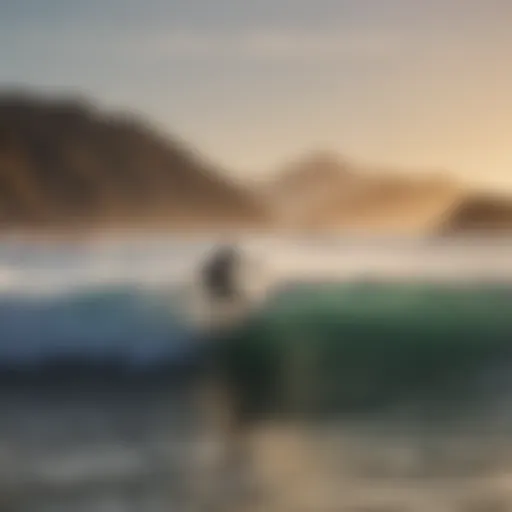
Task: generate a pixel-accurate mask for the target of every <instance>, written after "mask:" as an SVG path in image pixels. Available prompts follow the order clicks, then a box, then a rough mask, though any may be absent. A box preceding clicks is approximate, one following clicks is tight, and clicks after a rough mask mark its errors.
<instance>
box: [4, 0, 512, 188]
mask: <svg viewBox="0 0 512 512" xmlns="http://www.w3.org/2000/svg"><path fill="white" fill-rule="evenodd" d="M511 22H512V2H511V1H510V0H258V1H257V2H256V1H249V0H144V1H143V0H88V1H87V2H85V1H80V2H78V1H75V0H16V1H12V2H3V3H2V5H1V6H0V62H1V63H2V65H1V66H0V84H1V85H7V86H17V85H24V86H30V87H33V88H34V89H35V90H38V91H39V90H40V91H43V92H45V91H57V92H60V91H62V92H79V93H81V94H84V95H87V96H90V97H91V98H92V99H93V100H95V101H98V102H99V103H100V104H101V105H104V106H107V107H111V108H127V109H130V110H132V111H136V112H138V113H141V114H143V115H144V116H146V117H147V118H148V119H150V120H151V121H153V122H154V123H155V124H156V125H157V126H158V127H161V128H162V129H163V130H165V131H166V132H167V133H169V134H170V135H175V136H178V137H180V138H182V139H185V140H186V141H188V142H189V143H191V144H192V145H193V146H194V147H196V148H197V149H198V150H199V151H200V152H201V153H202V154H203V155H205V156H207V157H208V158H210V159H212V160H213V161H214V162H216V163H219V164H220V165H222V166H224V167H225V168H226V169H227V171H228V172H230V173H232V174H233V175H235V176H237V177H241V178H242V179H253V178H259V177H264V176H268V175H270V174H271V173H272V172H274V171H275V170H276V169H279V168H280V167H281V166H282V165H283V164H285V163H286V162H287V161H289V160H290V159H296V158H297V157H299V156H300V155H302V154H303V153H307V152H309V151H315V150H332V151H335V152H339V153H340V154H342V155H344V156H345V157H347V158H349V159H352V160H354V161H358V162H362V163H374V164H379V165H384V166H397V167H400V168H403V169H411V172H425V171H426V170H429V169H430V168H435V169H436V170H437V169H440V170H449V171H451V172H454V173H456V174H457V175H459V176H461V177H462V178H463V179H465V180H466V181H468V182H472V183H473V182H475V183H481V184H485V185H487V186H492V187H495V188H507V189H510V190H512V65H511V64H510V62H511V60H510V58H509V57H511V54H512V31H511V30H510V23H511Z"/></svg>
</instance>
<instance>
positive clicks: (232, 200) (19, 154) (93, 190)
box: [0, 91, 268, 229]
mask: <svg viewBox="0 0 512 512" xmlns="http://www.w3.org/2000/svg"><path fill="white" fill-rule="evenodd" d="M267 217H268V216H267V212H266V210H265V208H264V207H263V206H262V205H261V203H260V201H259V200H258V199H257V198H256V197H255V196H254V195H253V194H252V193H250V192H249V191H248V190H245V189H242V188H241V187H239V186H238V185H236V184H234V183H232V182H230V181H228V180H227V179H226V178H224V177H222V173H221V172H219V170H218V169H216V168H215V167H214V166H213V165H212V164H210V163H208V162H206V161H205V160H204V159H203V158H201V157H200V156H199V155H198V154H196V153H195V152H194V151H193V150H192V149H191V148H189V147H187V146H186V145H185V144H184V143H182V142H181V141H179V140H177V139H169V138H166V137H165V136H164V135H163V134H160V133H159V132H158V131H157V130H155V129H154V128H152V127H151V126H149V124H148V123H147V122H145V121H144V120H142V119H139V118H137V117H135V116H131V115H126V114H123V113H116V112H108V111H102V110H100V109H99V108H97V107H95V106H94V105H91V104H89V103H87V102H85V101H83V100H81V99H77V98H63V97H58V98H56V97H42V96H37V95H34V94H30V93H12V92H9V91H6V92H0V228H3V229H7V228H9V229H17V228H28V229H33V228H51V229H53V228H64V229H67V228H71V229H75V228H76V227H79V226H80V227H89V226H95V227H98V226H99V227H104V226H109V225H110V226H125V225H153V226H155V225H158V226H161V227H169V228H172V229H182V228H193V227H199V228H200V227H207V228H208V229H210V228H215V227H225V226H233V227H239V226H243V227H248V226H260V225H262V224H263V225H264V224H265V223H266V222H267V221H268V218H267Z"/></svg>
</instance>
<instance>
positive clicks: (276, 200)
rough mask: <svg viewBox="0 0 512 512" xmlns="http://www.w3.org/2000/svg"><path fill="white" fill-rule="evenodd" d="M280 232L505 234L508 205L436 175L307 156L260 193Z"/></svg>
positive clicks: (511, 202) (510, 226)
mask: <svg viewBox="0 0 512 512" xmlns="http://www.w3.org/2000/svg"><path fill="white" fill-rule="evenodd" d="M266 194H267V196H268V197H269V198H271V201H272V203H273V204H274V209H275V211H276V214H277V216H278V218H279V219H280V222H281V225H283V226H285V227H286V228H289V229H296V230H300V231H303V230H305V231H329V232H360V233H367V234H442V235H455V234H459V233H461V234H464V233H467V232H475V231H479V232H482V231H483V232H488V231H492V232H503V231H512V199H511V198H500V197H498V196H493V195H490V194H484V193H480V192H475V191H471V190H469V189H468V188H467V187H464V186H463V185H462V184H461V183H458V182H456V181H454V180H453V179H451V178H450V177H448V176H446V175H442V174H434V173H432V174H430V175H429V174H428V173H427V174H425V175H423V174H422V175H421V176H417V177H414V176H413V175H411V174H410V173H409V174H405V173H402V174H399V173H397V172H393V171H389V170H377V169H371V168H370V169H369V168H362V167H359V166H357V165H355V164H353V163H350V162H347V161H346V160H344V159H340V158H339V157H337V156H336V155H333V154H328V153H325V152H322V153H313V154H311V155H307V156H306V157H305V158H302V159H298V160H297V161H296V162H295V163H293V164H292V165H290V166H287V167H286V168H285V169H284V170H283V171H282V172H280V173H278V177H277V179H276V180H275V181H274V182H273V183H272V184H271V185H270V187H269V189H268V190H267V192H266Z"/></svg>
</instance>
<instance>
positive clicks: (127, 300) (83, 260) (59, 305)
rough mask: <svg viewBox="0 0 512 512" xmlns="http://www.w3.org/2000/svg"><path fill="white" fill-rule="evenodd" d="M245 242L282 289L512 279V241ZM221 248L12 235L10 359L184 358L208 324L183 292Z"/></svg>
mask: <svg viewBox="0 0 512 512" xmlns="http://www.w3.org/2000/svg"><path fill="white" fill-rule="evenodd" d="M243 243H244V244H245V245H246V246H248V247H250V248H251V250H252V251H253V253H255V254H257V255H258V257H260V258H261V259H262V261H264V262H265V264H266V265H267V266H268V267H269V268H270V269H271V272H270V273H271V274H272V286H274V287H279V285H280V284H282V283H283V282H286V281H294V280H305V279H306V280H310V281H313V282H315V281H319V280H326V279H327V280H331V281H333V280H340V281H345V282H346V281H358V280H361V279H363V280H365V281H370V282H371V281H372V280H376V281H378V280H385V281H386V282H391V283H392V282H394V281H396V280H397V279H399V280H402V281H403V280H404V279H405V280H406V281H407V282H414V279H416V278H422V279H425V278H427V279H432V278H433V277H435V278H436V279H437V280H438V281H439V282H443V281H447V280H448V281H449V280H453V279H456V280H457V281H459V282H460V281H461V280H462V281H465V280H474V279H475V278H480V279H482V280H487V281H490V280H494V281H496V280H499V281H505V282H511V283H512V279H511V277H512V242H508V241H506V240H505V241H503V240H502V241H494V242H490V241H486V242H482V241H478V240H477V241H468V240H465V241H461V242H435V243H434V242H433V241H429V240H423V241H422V240H374V241H371V240H347V239H331V240H318V239H300V240H299V239H291V238H290V239H286V240H284V239H282V238H281V239H274V238H272V237H266V238H263V237H260V238H253V239H245V240H244V241H243ZM213 246H214V241H213V240H212V239H206V238H204V239H195V240H191V239H188V240H186V239H176V238H169V237H167V238H166V237H153V238H149V237H146V238H139V239H130V238H124V239H121V238H120V237H119V238H117V239H114V238H112V237H111V238H105V239H104V240H96V241H94V242H82V243H76V242H74V243H72V242H52V243H50V242H45V243H43V242H36V241H32V242H29V241H24V240H16V239H12V240H4V241H3V242H1V243H0V333H1V338H0V365H1V364H18V363H32V364H34V363H38V362H44V361H45V360H48V359H52V358H55V357H73V358H77V357H83V358H85V359H88V360H101V359H105V358H109V359H112V358H114V359H115V358H118V359H119V361H121V362H124V363H126V364H130V365H145V364H148V363H152V362H154V361H155V362H156V361H158V362H161V361H162V360H164V359H173V358H175V359H176V358H179V357H183V356H184V355H186V354H187V353H189V352H190V351H191V348H190V347H191V346H192V345H193V343H191V340H192V339H194V338H195V337H197V336H198V330H197V329H195V328H194V326H193V325H190V324H186V323H184V322H183V321H181V318H180V315H179V314H177V313H176V310H175V305H180V306H183V304H179V303H180V296H179V294H178V295H176V293H177V290H179V289H180V287H181V286H183V285H184V283H185V284H186V282H187V279H190V277H191V276H193V274H194V270H195V268H196V266H197V265H198V264H199V263H200V261H201V259H202V258H203V257H204V256H205V255H206V253H207V251H208V250H210V249H211V248H212V247H213ZM510 289H512V286H511V288H510ZM347 293H348V294H352V293H354V291H347ZM408 293H409V295H410V299H408V300H414V293H413V292H412V291H411V290H409V292H408ZM500 293H501V296H502V300H501V303H500V304H501V305H500V307H501V308H503V304H506V303H507V301H508V298H507V297H510V294H509V292H507V289H505V290H504V291H502V292H500ZM345 295H346V294H345ZM370 295H371V294H370ZM342 296H343V294H342ZM403 297H404V291H403V290H398V289H397V291H396V293H391V292H390V293H389V294H388V296H387V298H384V299H383V298H382V294H380V295H379V298H378V300H377V298H376V299H375V300H374V304H373V306H372V307H373V308H374V309H375V308H379V307H381V309H382V312H383V313H384V312H385V311H386V310H388V309H389V308H390V307H391V306H392V304H393V301H394V302H395V303H396V304H399V303H400V301H403V300H404V299H403ZM340 300H341V299H340ZM368 300H369V299H368ZM422 300H425V299H424V298H423V299H422ZM433 300H434V302H436V301H437V303H439V300H440V299H439V297H437V298H434V299H433ZM484 300H485V299H484ZM379 301H380V302H379ZM342 302H344V306H343V307H344V308H345V309H346V308H347V304H348V302H350V301H348V302H347V298H346V297H345V299H344V300H343V301H342ZM366 302H368V301H366ZM406 302H407V301H406ZM269 304H270V303H269ZM379 304H380V306H379ZM447 307H449V305H448V306H447ZM349 309H350V308H349ZM395 310H396V308H395ZM361 311H363V310H361ZM173 312H174V313H175V314H173ZM395 313H396V311H395ZM395 313H394V314H395Z"/></svg>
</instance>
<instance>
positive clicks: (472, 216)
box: [438, 193, 512, 236]
mask: <svg viewBox="0 0 512 512" xmlns="http://www.w3.org/2000/svg"><path fill="white" fill-rule="evenodd" d="M438 232H439V233H440V234H443V235H448V236H449V235H457V234H471V233H503V232H510V233H512V199H510V198H508V197H498V196H496V195H490V194H483V193H481V194H472V195H468V197H465V198H464V199H463V200H462V201H459V203H458V204H457V205H455V207H454V208H453V209H452V212H451V215H450V216H449V217H448V218H446V219H445V220H444V222H442V223H441V224H440V226H439V229H438Z"/></svg>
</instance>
